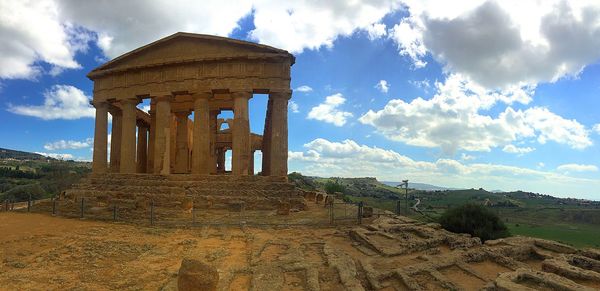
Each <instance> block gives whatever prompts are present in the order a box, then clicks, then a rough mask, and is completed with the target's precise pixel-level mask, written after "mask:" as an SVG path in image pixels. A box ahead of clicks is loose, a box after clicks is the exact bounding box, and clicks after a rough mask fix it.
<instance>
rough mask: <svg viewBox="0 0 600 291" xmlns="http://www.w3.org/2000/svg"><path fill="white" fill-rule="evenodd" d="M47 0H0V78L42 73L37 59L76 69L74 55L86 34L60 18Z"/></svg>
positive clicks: (32, 75)
mask: <svg viewBox="0 0 600 291" xmlns="http://www.w3.org/2000/svg"><path fill="white" fill-rule="evenodd" d="M59 14H60V8H59V7H58V5H57V4H56V3H55V2H54V1H51V0H40V1H0V38H1V39H2V42H0V78H3V79H17V78H25V79H27V78H34V77H36V76H37V75H38V74H40V73H41V72H42V68H41V67H40V66H39V65H37V64H36V63H37V62H40V61H41V62H45V63H48V64H50V65H52V66H53V67H54V68H55V69H54V70H53V71H54V72H58V71H59V70H60V68H79V67H80V65H79V64H78V63H77V61H75V59H74V55H75V53H76V52H77V51H78V50H81V49H82V48H83V47H85V46H83V47H82V46H81V41H82V37H81V36H87V34H85V33H83V34H82V33H80V32H78V31H77V30H76V29H74V28H73V26H72V25H70V24H69V23H63V22H61V20H60V15H59Z"/></svg>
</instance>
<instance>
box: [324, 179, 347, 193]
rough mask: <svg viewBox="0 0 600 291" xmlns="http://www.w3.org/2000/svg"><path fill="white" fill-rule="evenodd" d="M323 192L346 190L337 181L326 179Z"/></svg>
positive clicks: (342, 191)
mask: <svg viewBox="0 0 600 291" xmlns="http://www.w3.org/2000/svg"><path fill="white" fill-rule="evenodd" d="M324 188H325V192H327V194H333V193H335V192H341V193H344V191H346V188H345V187H344V185H342V184H340V183H338V182H334V181H331V180H328V181H327V183H325V187H324Z"/></svg>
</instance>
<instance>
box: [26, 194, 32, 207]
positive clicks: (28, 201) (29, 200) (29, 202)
mask: <svg viewBox="0 0 600 291" xmlns="http://www.w3.org/2000/svg"><path fill="white" fill-rule="evenodd" d="M27 212H31V193H29V198H28V200H27Z"/></svg>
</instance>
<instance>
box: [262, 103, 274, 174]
mask: <svg viewBox="0 0 600 291" xmlns="http://www.w3.org/2000/svg"><path fill="white" fill-rule="evenodd" d="M272 112H273V100H272V99H271V98H269V101H268V102H267V114H266V115H265V129H264V132H263V143H262V149H261V150H262V170H261V174H262V175H263V176H270V175H271V115H272Z"/></svg>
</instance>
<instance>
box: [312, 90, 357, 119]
mask: <svg viewBox="0 0 600 291" xmlns="http://www.w3.org/2000/svg"><path fill="white" fill-rule="evenodd" d="M345 102H346V98H344V96H342V94H341V93H336V94H333V95H330V96H327V97H325V102H323V103H321V104H319V105H317V106H315V107H313V108H312V109H311V110H310V112H309V113H308V116H307V118H308V119H314V120H320V121H324V122H327V123H331V124H333V125H335V126H343V125H344V124H346V121H347V118H349V117H352V116H353V115H352V113H351V112H347V111H341V110H339V109H338V107H339V106H341V105H343V104H344V103H345Z"/></svg>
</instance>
